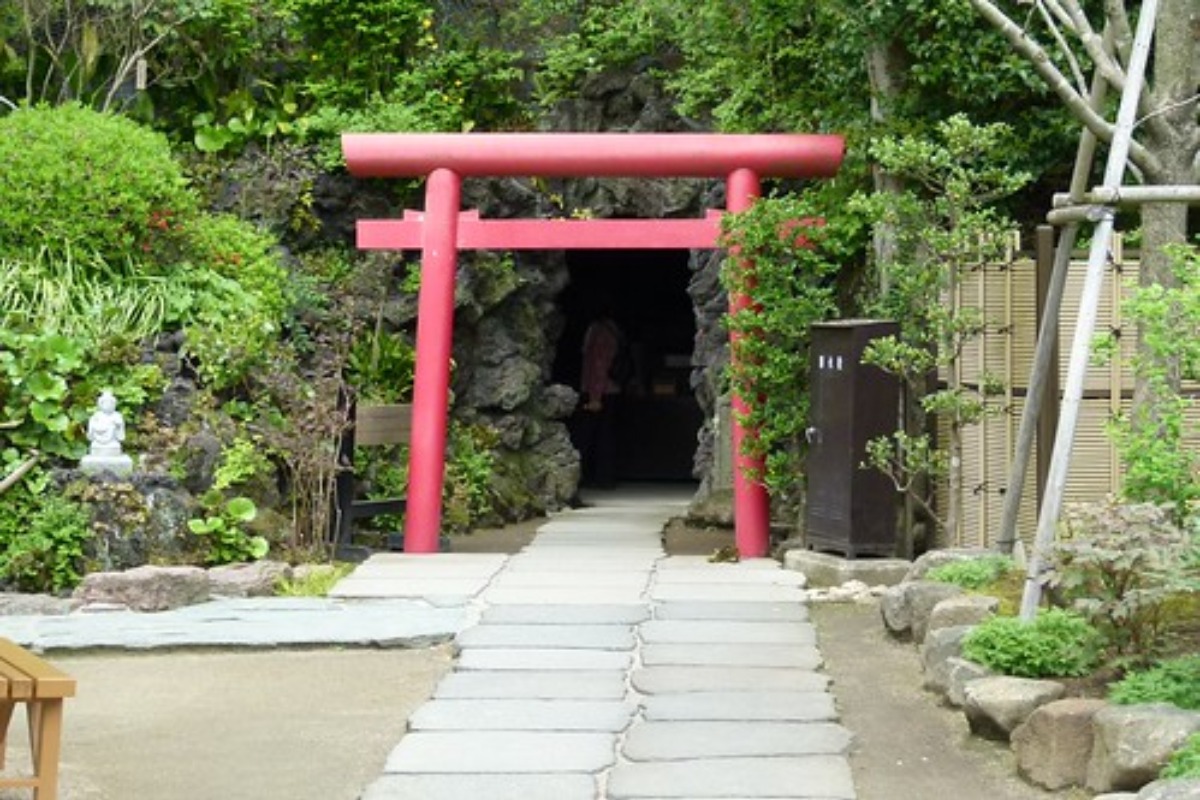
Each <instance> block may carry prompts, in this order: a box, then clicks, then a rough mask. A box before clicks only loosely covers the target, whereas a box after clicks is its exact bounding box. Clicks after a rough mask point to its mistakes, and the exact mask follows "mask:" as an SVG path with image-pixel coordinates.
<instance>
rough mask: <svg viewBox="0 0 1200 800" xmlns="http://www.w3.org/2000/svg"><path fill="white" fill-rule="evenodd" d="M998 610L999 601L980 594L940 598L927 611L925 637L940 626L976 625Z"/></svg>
mask: <svg viewBox="0 0 1200 800" xmlns="http://www.w3.org/2000/svg"><path fill="white" fill-rule="evenodd" d="M999 610H1000V601H999V600H997V599H996V598H995V597H988V596H986V595H981V594H964V595H960V596H957V597H947V598H946V599H945V600H941V601H939V602H938V604H937V605H935V606H934V607H933V610H932V611H930V612H929V623H928V626H927V631H926V633H925V635H926V637H928V636H929V634H930V633H933V632H934V631H936V630H939V629H940V628H954V627H958V626H960V625H978V624H979V623H981V622H983V621H984V620H986V619H989V618H991V617H992V616H994V615H995V614H996V612H997V611H999Z"/></svg>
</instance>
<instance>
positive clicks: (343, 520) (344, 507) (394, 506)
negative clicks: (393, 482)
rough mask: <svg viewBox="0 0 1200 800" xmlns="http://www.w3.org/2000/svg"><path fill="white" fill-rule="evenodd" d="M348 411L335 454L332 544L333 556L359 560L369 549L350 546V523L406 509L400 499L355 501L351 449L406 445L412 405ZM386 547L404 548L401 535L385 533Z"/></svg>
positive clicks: (353, 406)
mask: <svg viewBox="0 0 1200 800" xmlns="http://www.w3.org/2000/svg"><path fill="white" fill-rule="evenodd" d="M348 412H349V414H348V417H349V420H350V426H349V428H347V430H346V432H345V433H344V434H343V435H342V443H341V447H340V449H339V451H338V474H337V483H336V487H335V494H336V497H335V500H334V514H333V520H332V523H333V531H334V534H333V543H334V554H335V555H336V556H337V557H339V558H346V559H348V560H361V559H362V558H363V557H365V555H366V553H367V552H369V549H368V548H365V547H361V546H357V545H355V544H354V542H353V537H354V521H355V520H358V519H366V518H368V517H377V516H379V515H380V514H403V513H404V512H405V510H406V509H407V508H408V501H407V498H404V497H389V498H385V499H376V500H358V499H356V497H357V492H358V487H357V482H358V481H357V477H356V476H355V474H354V448H355V447H381V446H384V445H403V444H408V443H409V441H410V440H411V438H412V405H410V404H408V403H395V404H388V405H358V404H357V403H355V402H351V403H350V406H349V409H348ZM387 548H388V549H389V550H402V549H404V537H403V535H402V534H401V533H399V532H393V533H389V534H388V539H387Z"/></svg>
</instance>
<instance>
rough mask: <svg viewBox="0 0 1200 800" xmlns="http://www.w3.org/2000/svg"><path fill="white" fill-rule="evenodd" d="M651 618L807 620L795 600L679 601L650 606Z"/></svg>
mask: <svg viewBox="0 0 1200 800" xmlns="http://www.w3.org/2000/svg"><path fill="white" fill-rule="evenodd" d="M654 618H655V619H702V620H714V621H715V620H747V621H754V620H757V621H762V622H807V621H808V608H807V607H806V606H803V605H801V604H800V603H799V602H791V603H739V602H736V601H730V602H724V603H722V602H708V601H704V600H679V601H675V602H669V603H658V604H656V605H655V606H654Z"/></svg>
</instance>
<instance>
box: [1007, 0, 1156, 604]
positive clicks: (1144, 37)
mask: <svg viewBox="0 0 1200 800" xmlns="http://www.w3.org/2000/svg"><path fill="white" fill-rule="evenodd" d="M1157 17H1158V0H1144V2H1143V3H1142V10H1141V14H1140V16H1139V18H1138V27H1137V34H1136V35H1135V37H1134V41H1133V49H1132V52H1131V54H1130V58H1129V70H1128V73H1127V77H1126V81H1125V89H1124V91H1123V92H1122V93H1121V105H1120V108H1119V110H1118V111H1117V124H1116V131H1115V133H1114V135H1113V140H1112V145H1111V147H1110V148H1109V153H1108V163H1107V165H1106V167H1105V170H1104V184H1103V185H1104V186H1106V187H1118V186H1120V185H1121V181H1122V179H1123V178H1124V175H1125V167H1126V164H1127V162H1128V159H1129V149H1130V146H1131V144H1132V142H1133V125H1134V122H1135V118H1136V115H1137V107H1138V99H1139V98H1140V96H1141V93H1142V84H1143V82H1144V79H1145V73H1146V61H1147V59H1148V58H1149V54H1150V43H1151V40H1152V39H1153V38H1154V25H1155V20H1156V18H1157ZM1114 217H1115V212H1114V211H1113V209H1111V208H1108V209H1106V210H1105V213H1104V216H1103V218H1102V219H1101V220H1100V221H1099V222H1098V223H1097V224H1096V229H1095V231H1093V233H1092V246H1091V250H1090V251H1089V254H1088V269H1087V277H1086V279H1085V280H1084V284H1083V294H1082V296H1081V297H1080V301H1079V318H1078V320H1077V321H1076V325H1075V339H1074V341H1073V342H1072V343H1071V361H1070V366H1069V368H1068V370H1067V382H1066V386H1065V389H1064V392H1063V400H1062V411H1061V414H1060V416H1059V420H1058V432H1057V434H1056V435H1055V437H1054V454H1053V455H1052V457H1051V461H1050V474H1049V475H1048V476H1047V479H1046V494H1045V497H1044V498H1043V500H1042V507H1041V509H1040V513H1039V514H1038V528H1037V540H1036V542H1035V543H1034V547H1033V550H1032V552H1031V553H1030V554H1029V564H1028V569H1027V570H1026V574H1025V591H1024V595H1023V597H1022V599H1021V619H1023V620H1025V621H1030V620H1032V619H1033V617H1034V616H1035V615H1036V614H1037V608H1038V605H1039V604H1040V603H1041V599H1042V583H1041V572H1042V564H1043V558H1044V556H1045V554H1046V551H1047V550H1048V549H1049V548H1050V546H1051V545H1052V544H1053V543H1054V534H1055V527H1056V526H1057V525H1058V515H1059V512H1060V511H1061V510H1062V498H1063V492H1064V490H1065V489H1066V483H1067V471H1068V468H1069V466H1070V460H1071V446H1072V444H1073V442H1074V438H1075V424H1076V422H1077V420H1078V417H1079V405H1080V401H1081V399H1082V397H1083V380H1084V377H1085V375H1086V373H1087V365H1088V360H1089V359H1090V357H1091V343H1092V334H1093V331H1094V328H1095V326H1096V311H1097V307H1098V305H1099V302H1100V287H1101V285H1102V284H1103V282H1104V265H1105V263H1106V261H1107V258H1108V248H1109V237H1110V236H1112V230H1113V218H1114Z"/></svg>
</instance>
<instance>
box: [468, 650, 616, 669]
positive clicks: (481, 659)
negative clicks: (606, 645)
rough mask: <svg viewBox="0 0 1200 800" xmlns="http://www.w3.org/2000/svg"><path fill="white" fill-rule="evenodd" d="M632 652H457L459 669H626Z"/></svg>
mask: <svg viewBox="0 0 1200 800" xmlns="http://www.w3.org/2000/svg"><path fill="white" fill-rule="evenodd" d="M632 664H633V653H632V652H627V651H619V650H546V649H539V648H524V649H520V650H506V649H502V648H494V649H493V648H484V649H479V650H464V651H463V652H462V653H460V654H459V657H458V663H457V665H456V666H457V668H458V669H460V670H543V671H544V670H621V671H624V670H628V669H629V667H630V666H631V665H632Z"/></svg>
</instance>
